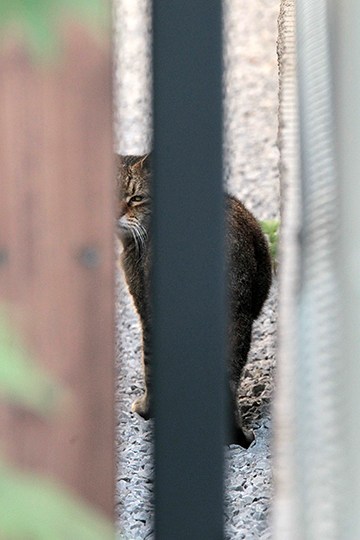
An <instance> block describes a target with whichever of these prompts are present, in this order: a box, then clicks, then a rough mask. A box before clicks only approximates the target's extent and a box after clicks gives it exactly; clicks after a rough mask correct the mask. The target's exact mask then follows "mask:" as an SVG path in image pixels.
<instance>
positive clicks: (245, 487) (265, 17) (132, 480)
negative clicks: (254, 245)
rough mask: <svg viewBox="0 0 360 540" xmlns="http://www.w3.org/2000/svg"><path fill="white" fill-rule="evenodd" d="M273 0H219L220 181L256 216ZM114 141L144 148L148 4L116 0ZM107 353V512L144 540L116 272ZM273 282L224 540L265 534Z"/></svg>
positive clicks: (136, 435) (272, 159) (133, 383)
mask: <svg viewBox="0 0 360 540" xmlns="http://www.w3.org/2000/svg"><path fill="white" fill-rule="evenodd" d="M278 10H279V0H256V1H254V2H248V1H246V0H235V1H234V0H226V2H225V59H226V62H225V65H226V72H225V76H224V83H225V177H226V185H227V189H228V190H229V191H230V192H232V193H234V194H235V195H237V196H238V197H239V198H240V199H241V200H242V201H243V202H245V204H246V205H247V206H248V208H249V209H250V210H252V211H253V212H254V214H255V215H256V217H258V218H259V219H270V218H274V217H277V216H278V215H279V181H278V150H277V146H276V140H277V109H278V79H277V61H276V37H277V16H278ZM115 11H116V14H117V23H116V33H115V34H116V38H115V45H116V48H117V51H118V52H117V54H116V57H115V60H116V62H115V65H116V84H115V145H116V150H117V151H118V152H122V153H142V152H145V151H147V150H149V149H150V145H151V114H150V94H149V89H150V61H149V43H150V23H149V13H150V4H149V2H148V0H116V2H115ZM117 314H118V325H117V333H118V351H117V352H118V355H117V360H118V361H117V379H116V387H117V404H118V421H117V456H118V462H119V467H118V476H117V517H118V519H119V528H120V530H121V532H122V534H123V536H124V538H126V539H127V540H142V539H145V538H149V539H150V538H153V527H152V510H153V508H152V492H153V481H152V446H151V438H152V433H151V427H152V424H151V421H150V422H145V421H143V420H142V419H140V418H139V417H137V416H135V415H133V414H132V413H131V412H130V406H131V402H132V401H133V400H134V399H135V397H137V396H138V395H140V394H141V391H142V385H143V381H142V376H141V367H140V353H141V342H140V328H139V323H138V320H137V317H136V314H135V313H134V309H133V305H132V301H131V298H129V296H128V294H127V291H126V287H125V286H124V283H123V280H122V278H121V276H119V294H118V301H117ZM276 320H277V284H276V280H275V283H274V286H273V288H272V292H271V295H270V298H269V300H268V302H267V303H266V306H265V307H264V310H263V313H262V315H261V316H260V318H259V320H258V321H257V322H256V324H255V327H254V332H253V344H252V349H251V353H250V357H249V362H248V365H247V367H246V369H245V373H244V380H243V383H242V390H241V396H242V397H241V406H242V409H243V413H244V416H245V419H246V422H247V425H248V426H249V427H252V428H253V429H254V430H255V434H256V441H255V443H254V444H253V445H252V446H251V448H250V449H249V450H247V451H245V450H243V449H241V448H240V447H237V446H230V447H229V448H226V449H225V454H226V469H227V470H226V482H225V483H226V494H225V500H226V506H225V509H224V515H225V526H226V538H228V539H229V540H230V539H231V540H233V539H235V540H237V539H249V540H250V539H254V540H255V539H263V540H265V539H269V538H271V531H270V526H269V511H270V503H271V496H272V475H271V437H272V422H271V415H270V401H271V395H272V390H273V375H274V365H275V352H276Z"/></svg>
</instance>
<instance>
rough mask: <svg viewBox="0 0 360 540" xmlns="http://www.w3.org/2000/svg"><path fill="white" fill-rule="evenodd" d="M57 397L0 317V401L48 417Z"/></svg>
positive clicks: (52, 385) (56, 389)
mask: <svg viewBox="0 0 360 540" xmlns="http://www.w3.org/2000/svg"><path fill="white" fill-rule="evenodd" d="M60 394H61V391H60V388H59V385H57V384H56V383H55V382H54V381H52V380H51V379H50V377H49V376H48V375H46V374H45V373H44V372H43V371H42V370H40V369H39V368H38V367H37V366H36V364H35V363H34V362H31V361H29V358H28V355H27V354H26V353H25V351H24V349H23V347H22V346H21V345H20V340H19V338H18V337H16V336H15V335H14V333H13V332H11V330H10V328H9V325H8V324H7V323H6V321H5V317H4V315H2V316H0V399H1V398H2V399H6V400H7V401H10V402H11V403H15V404H17V405H21V406H23V407H25V408H27V409H30V410H32V411H33V412H34V413H37V414H40V415H48V414H50V413H51V412H52V411H53V410H54V408H55V407H56V404H57V402H58V400H59V397H60Z"/></svg>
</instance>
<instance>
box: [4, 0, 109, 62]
mask: <svg viewBox="0 0 360 540" xmlns="http://www.w3.org/2000/svg"><path fill="white" fill-rule="evenodd" d="M65 19H73V20H76V21H77V23H79V22H80V23H83V24H84V25H86V26H87V27H88V28H89V29H90V30H91V32H92V33H93V35H94V36H95V37H99V36H100V35H103V32H104V30H105V29H107V28H110V25H109V20H108V19H109V9H108V4H107V3H106V2H104V0H0V32H1V34H0V36H2V37H3V36H4V35H6V31H10V30H11V29H12V28H13V27H14V25H15V28H17V29H20V31H21V32H22V34H23V36H24V38H25V40H26V42H27V44H28V46H29V50H30V52H31V53H32V54H33V55H35V56H36V57H37V58H42V59H43V60H49V59H53V58H54V56H55V55H56V54H57V53H58V52H59V50H60V48H61V35H60V30H61V29H62V23H63V21H64V20H65Z"/></svg>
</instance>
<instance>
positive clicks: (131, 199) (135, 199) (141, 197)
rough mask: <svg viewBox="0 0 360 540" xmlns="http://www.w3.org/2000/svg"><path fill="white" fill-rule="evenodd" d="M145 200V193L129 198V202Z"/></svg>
mask: <svg viewBox="0 0 360 540" xmlns="http://www.w3.org/2000/svg"><path fill="white" fill-rule="evenodd" d="M143 200H144V197H143V195H134V196H133V197H131V198H130V200H129V203H130V204H131V203H138V202H142V201H143Z"/></svg>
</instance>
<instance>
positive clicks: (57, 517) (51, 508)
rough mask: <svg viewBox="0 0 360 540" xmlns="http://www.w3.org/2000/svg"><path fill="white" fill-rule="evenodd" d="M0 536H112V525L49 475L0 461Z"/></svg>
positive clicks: (88, 539) (102, 539)
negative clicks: (16, 468)
mask: <svg viewBox="0 0 360 540" xmlns="http://www.w3.org/2000/svg"><path fill="white" fill-rule="evenodd" d="M0 537H1V538H7V539H8V540H24V539H25V538H33V539H34V540H64V539H65V538H66V539H68V540H113V539H114V531H113V528H112V525H111V524H110V523H109V522H108V521H107V520H106V519H105V518H104V517H103V516H100V514H99V513H98V512H96V511H94V510H90V508H89V507H87V506H86V505H85V504H84V503H82V502H81V501H79V500H78V499H77V498H75V497H74V496H72V495H70V494H69V493H68V492H67V491H65V490H64V489H61V488H60V487H58V486H55V485H54V484H53V483H52V482H50V481H49V480H47V479H43V478H41V477H39V476H38V475H35V474H31V473H23V472H19V471H17V470H15V469H13V468H10V467H9V466H5V465H4V464H1V463H0Z"/></svg>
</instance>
